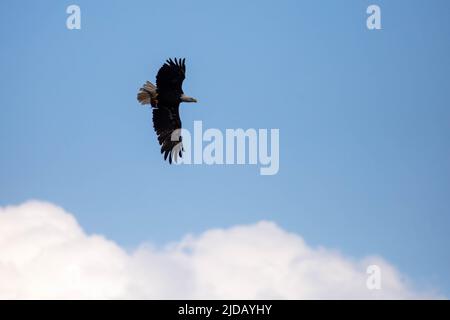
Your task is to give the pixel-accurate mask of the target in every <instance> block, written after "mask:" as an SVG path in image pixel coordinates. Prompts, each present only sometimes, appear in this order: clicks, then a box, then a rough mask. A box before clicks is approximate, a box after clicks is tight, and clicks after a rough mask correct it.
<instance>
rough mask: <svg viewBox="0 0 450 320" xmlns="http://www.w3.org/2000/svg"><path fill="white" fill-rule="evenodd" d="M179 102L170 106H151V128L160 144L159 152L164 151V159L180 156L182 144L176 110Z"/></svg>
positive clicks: (179, 122) (170, 161) (170, 160)
mask: <svg viewBox="0 0 450 320" xmlns="http://www.w3.org/2000/svg"><path fill="white" fill-rule="evenodd" d="M178 108H179V104H177V105H176V106H171V107H159V106H158V107H156V108H153V128H154V129H155V131H156V134H157V135H158V142H159V144H160V145H161V153H164V160H166V159H167V157H169V163H172V159H174V160H175V161H177V157H178V156H180V157H181V156H182V151H183V146H182V143H181V120H180V114H179V112H178Z"/></svg>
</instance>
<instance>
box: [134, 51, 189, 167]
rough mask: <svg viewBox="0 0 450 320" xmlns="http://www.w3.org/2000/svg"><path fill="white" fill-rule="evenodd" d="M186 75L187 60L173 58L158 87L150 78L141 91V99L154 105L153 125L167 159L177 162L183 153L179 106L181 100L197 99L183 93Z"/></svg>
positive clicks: (139, 97) (160, 72) (143, 103)
mask: <svg viewBox="0 0 450 320" xmlns="http://www.w3.org/2000/svg"><path fill="white" fill-rule="evenodd" d="M185 74H186V65H185V59H177V58H175V59H174V60H172V59H169V60H167V61H166V63H164V65H163V66H162V67H161V68H160V69H159V71H158V74H157V75H156V86H155V85H154V84H152V83H151V82H150V81H147V82H146V83H145V84H144V85H143V86H142V88H140V89H139V92H138V94H137V99H138V101H139V102H140V103H141V104H142V105H145V104H150V105H151V106H152V109H153V128H154V129H155V132H156V135H157V136H158V142H159V144H160V145H161V153H164V160H167V157H168V158H169V163H172V159H173V160H174V161H177V156H180V157H181V156H182V152H183V147H182V143H181V140H182V137H181V136H180V131H181V120H180V113H179V106H180V103H181V102H197V100H196V99H194V98H192V97H188V96H186V95H185V94H184V93H183V89H182V88H181V87H182V84H183V80H184V78H185Z"/></svg>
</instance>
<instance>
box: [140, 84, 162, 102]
mask: <svg viewBox="0 0 450 320" xmlns="http://www.w3.org/2000/svg"><path fill="white" fill-rule="evenodd" d="M157 98H158V93H157V91H156V86H155V85H154V84H153V83H151V82H150V81H147V82H146V83H145V84H144V85H143V86H142V88H140V89H139V92H138V94H137V99H138V101H139V103H141V104H151V105H152V107H155V106H156V105H157V103H158V100H157Z"/></svg>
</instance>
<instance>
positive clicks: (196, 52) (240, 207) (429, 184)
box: [0, 0, 450, 296]
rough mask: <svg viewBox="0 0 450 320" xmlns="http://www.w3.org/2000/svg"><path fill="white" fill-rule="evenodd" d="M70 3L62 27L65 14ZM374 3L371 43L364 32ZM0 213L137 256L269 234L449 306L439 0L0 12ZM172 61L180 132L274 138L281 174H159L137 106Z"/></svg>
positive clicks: (19, 6)
mask: <svg viewBox="0 0 450 320" xmlns="http://www.w3.org/2000/svg"><path fill="white" fill-rule="evenodd" d="M72 3H76V4H77V5H79V6H80V7H81V13H82V25H81V26H82V29H81V30H72V31H71V30H68V29H67V28H66V26H65V23H66V18H67V14H66V12H65V11H66V8H67V6H68V5H70V4H72ZM373 3H375V4H378V5H379V6H380V7H381V12H382V30H378V31H369V30H368V29H367V28H366V18H367V14H366V8H367V6H368V5H370V4H373ZM0 9H1V11H0V12H1V13H0V15H1V19H0V37H1V42H2V50H1V51H0V70H1V73H0V74H1V77H0V85H1V88H2V94H1V96H0V105H1V108H0V137H1V139H0V148H1V150H2V156H1V157H0V205H9V204H17V203H21V202H23V201H25V200H28V199H40V200H46V201H51V202H53V203H56V204H58V205H61V206H62V207H64V208H65V209H67V210H68V211H70V212H73V213H74V214H75V215H76V218H77V219H78V221H79V222H80V224H81V225H82V226H83V227H84V228H85V229H86V230H87V231H88V232H95V233H101V234H104V235H106V236H107V237H108V238H111V239H113V240H115V241H117V242H118V243H119V244H121V245H123V246H125V247H129V248H133V247H134V246H136V245H137V244H139V243H141V242H142V241H147V240H148V241H152V242H155V243H158V244H164V243H166V242H167V241H172V240H176V239H179V238H180V237H181V236H183V235H185V234H186V233H191V232H192V233H198V232H201V231H203V230H206V229H209V228H212V227H228V226H232V225H237V224H247V223H254V222H257V221H260V220H272V221H275V222H276V223H277V224H279V225H280V226H281V227H283V228H284V229H287V230H289V231H292V232H295V233H298V234H300V235H302V236H303V237H304V238H305V240H306V241H307V242H308V243H309V244H311V245H313V246H315V245H323V246H326V247H332V248H336V249H337V250H339V251H341V252H342V253H344V254H346V255H350V256H355V257H361V256H365V255H367V254H374V253H375V254H379V255H381V256H383V257H384V258H386V259H387V260H389V261H390V262H392V263H393V264H394V265H395V266H397V267H398V268H399V269H400V270H401V271H402V272H403V273H405V274H406V275H408V276H409V277H410V278H411V279H413V280H414V282H415V283H417V284H418V285H420V286H424V287H434V288H438V289H440V291H441V292H442V293H444V294H446V295H447V296H448V295H449V294H450V275H449V273H448V270H449V267H450V250H449V249H448V244H449V241H450V233H449V232H448V229H449V226H450V200H449V194H450V166H449V163H450V161H449V160H450V143H449V140H448V137H449V134H450V127H449V117H450V109H449V103H448V101H449V100H450V90H449V89H450V88H449V83H450V82H449V79H448V77H449V72H450V46H449V41H448V40H449V39H450V37H449V36H450V20H449V19H448V17H449V16H450V15H449V13H450V4H449V2H448V1H444V0H442V1H437V0H434V1H428V2H424V1H411V0H408V1H395V2H394V1H362V0H361V1H346V2H345V5H344V2H337V1H331V0H330V1H280V2H277V3H275V2H273V1H246V2H245V3H244V2H242V1H220V2H219V1H216V2H214V3H213V2H212V1H164V2H162V1H161V2H153V1H95V2H94V1H76V2H69V1H45V2H39V3H38V2H36V1H2V2H1V4H0ZM169 57H186V63H187V80H186V81H185V83H184V91H185V92H186V93H188V94H190V95H192V96H194V97H196V98H198V99H199V103H198V104H196V105H192V104H186V105H183V106H182V107H181V117H182V121H183V125H184V126H185V127H186V128H188V129H189V128H192V126H193V121H194V120H202V121H203V125H204V127H205V128H219V129H226V128H279V129H280V171H279V173H278V174H277V175H275V176H260V175H259V170H258V168H257V167H255V166H206V165H202V166H169V165H168V164H167V163H166V162H164V161H163V160H162V158H161V156H160V154H159V147H158V145H157V141H156V137H155V134H154V132H153V129H152V124H151V112H150V110H149V109H148V108H143V107H141V106H140V105H139V104H138V103H137V101H136V92H137V89H138V88H139V87H140V85H141V84H142V83H143V82H145V81H146V80H151V81H153V80H154V77H155V75H156V72H157V70H158V69H159V67H160V66H161V64H162V63H163V61H164V60H165V59H167V58H169Z"/></svg>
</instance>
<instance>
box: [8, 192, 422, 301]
mask: <svg viewBox="0 0 450 320" xmlns="http://www.w3.org/2000/svg"><path fill="white" fill-rule="evenodd" d="M371 264H376V265H378V266H379V267H380V268H381V272H382V273H381V284H382V288H381V290H368V289H367V287H366V280H367V277H368V275H367V274H366V268H367V266H368V265H371ZM418 297H422V295H419V294H418V293H417V292H416V291H414V290H412V289H411V288H410V287H409V286H408V284H407V283H406V282H405V281H404V279H403V278H402V275H401V274H399V273H398V272H397V271H396V270H395V268H394V267H393V266H391V265H390V264H389V263H387V262H386V261H384V260H383V259H382V258H379V257H370V258H367V259H364V260H362V261H353V260H351V259H349V258H346V257H343V256H342V255H340V254H339V253H337V252H335V251H333V250H328V249H325V248H312V247H310V246H308V245H307V244H306V243H305V242H304V241H303V239H302V238H301V237H300V236H298V235H296V234H292V233H288V232H286V231H284V230H283V229H281V228H279V227H278V226H277V225H276V224H274V223H272V222H265V221H263V222H259V223H256V224H254V225H248V226H236V227H233V228H230V229H213V230H209V231H206V232H204V233H203V234H201V235H199V236H186V237H185V238H184V239H182V240H181V241H179V242H176V243H172V244H169V245H167V246H166V247H164V248H159V249H158V248H154V247H152V246H150V245H149V244H144V245H142V246H140V247H139V248H137V249H136V250H135V251H134V252H132V253H129V252H126V251H125V250H124V249H123V248H121V247H120V246H118V245H117V244H115V243H114V242H113V241H111V240H108V239H105V238H104V237H102V236H99V235H87V234H86V233H85V232H84V231H83V230H82V229H81V227H80V226H79V225H78V223H77V221H76V220H75V219H74V217H73V216H72V215H71V214H69V213H67V212H65V211H64V210H63V209H61V208H59V207H57V206H55V205H53V204H50V203H44V202H37V201H32V202H26V203H24V204H22V205H19V206H9V207H4V208H1V207H0V299H5V298H7V299H10V298H22V299H28V298H60V299H65V298H75V299H81V298H85V299H92V298H95V299H105V298H106V299H110V298H124V299H127V298H138V299H140V298H150V299H151V298H159V299H164V298H168V299H175V298H181V299H183V298H193V299H196V298H210V299H220V298H223V299H231V298H242V299H247V298H248V299H259V298H261V299H267V298H269V299H270V298H283V299H317V298H319V299H323V298H330V299H334V298H356V299H370V298H387V299H389V298H399V299H403V298H418Z"/></svg>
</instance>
